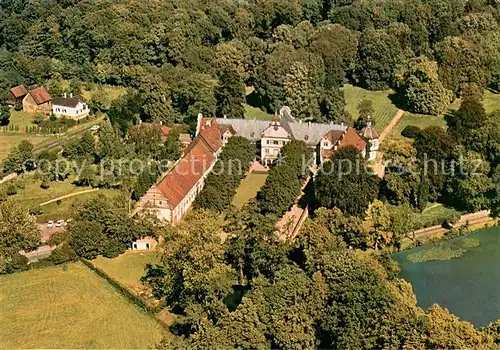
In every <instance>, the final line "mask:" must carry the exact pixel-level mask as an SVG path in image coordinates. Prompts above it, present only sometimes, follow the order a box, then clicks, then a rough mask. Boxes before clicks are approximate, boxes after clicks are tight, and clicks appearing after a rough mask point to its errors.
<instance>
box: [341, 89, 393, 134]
mask: <svg viewBox="0 0 500 350" xmlns="http://www.w3.org/2000/svg"><path fill="white" fill-rule="evenodd" d="M391 94H393V92H392V91H369V90H365V89H362V88H360V87H356V86H352V85H350V84H346V85H344V96H345V101H346V105H347V110H348V111H349V113H350V114H351V116H352V118H353V119H354V120H356V119H357V118H358V116H359V113H358V108H357V107H358V104H359V102H360V101H361V100H364V99H368V100H371V101H372V102H373V108H374V110H375V115H373V119H374V125H375V128H376V129H377V130H378V131H379V132H382V130H384V128H385V127H386V126H387V124H389V122H390V121H391V119H392V118H393V117H394V115H395V114H396V112H397V111H398V108H397V107H396V106H395V105H394V104H393V103H392V101H391V100H390V98H389V95H391Z"/></svg>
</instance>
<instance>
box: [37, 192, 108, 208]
mask: <svg viewBox="0 0 500 350" xmlns="http://www.w3.org/2000/svg"><path fill="white" fill-rule="evenodd" d="M96 191H99V189H98V188H91V189H89V190H84V191H80V192H74V193H70V194H67V195H64V196H61V197H58V198H54V199H51V200H50V201H47V202H43V203H40V206H41V207H42V206H44V205H47V204H50V203H54V202H57V201H58V200H61V199H66V198H71V197H74V196H79V195H81V194H84V193H90V192H96Z"/></svg>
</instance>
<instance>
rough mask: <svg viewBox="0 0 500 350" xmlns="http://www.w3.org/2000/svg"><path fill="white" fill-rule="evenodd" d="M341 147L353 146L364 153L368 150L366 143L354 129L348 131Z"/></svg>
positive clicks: (341, 142)
mask: <svg viewBox="0 0 500 350" xmlns="http://www.w3.org/2000/svg"><path fill="white" fill-rule="evenodd" d="M339 146H340V147H347V146H353V147H356V148H357V149H358V151H360V152H364V151H365V150H366V142H365V141H364V140H363V139H362V138H361V137H360V136H359V135H358V134H357V133H356V131H355V130H354V129H353V128H349V129H347V132H346V133H345V134H344V137H343V138H342V140H341V141H340V145H339Z"/></svg>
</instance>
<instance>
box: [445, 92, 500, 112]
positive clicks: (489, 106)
mask: <svg viewBox="0 0 500 350" xmlns="http://www.w3.org/2000/svg"><path fill="white" fill-rule="evenodd" d="M460 103H462V100H461V99H458V98H457V99H456V100H455V101H453V103H452V104H451V105H450V107H449V109H451V110H456V109H458V108H460ZM483 105H484V109H485V110H486V113H491V112H493V111H494V110H496V109H500V94H494V93H493V92H491V91H489V90H485V91H484V96H483Z"/></svg>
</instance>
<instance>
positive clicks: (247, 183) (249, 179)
mask: <svg viewBox="0 0 500 350" xmlns="http://www.w3.org/2000/svg"><path fill="white" fill-rule="evenodd" d="M267 176H268V173H267V172H265V173H264V172H257V171H253V172H251V173H250V174H248V175H247V176H246V177H245V178H244V179H243V180H241V183H240V186H239V187H238V189H237V190H236V195H235V196H234V198H233V205H235V206H236V207H238V208H241V207H242V206H244V205H245V204H246V203H247V202H248V201H249V200H250V199H252V198H255V196H256V195H257V192H259V190H260V188H261V187H262V186H264V183H265V182H266V179H267Z"/></svg>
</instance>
